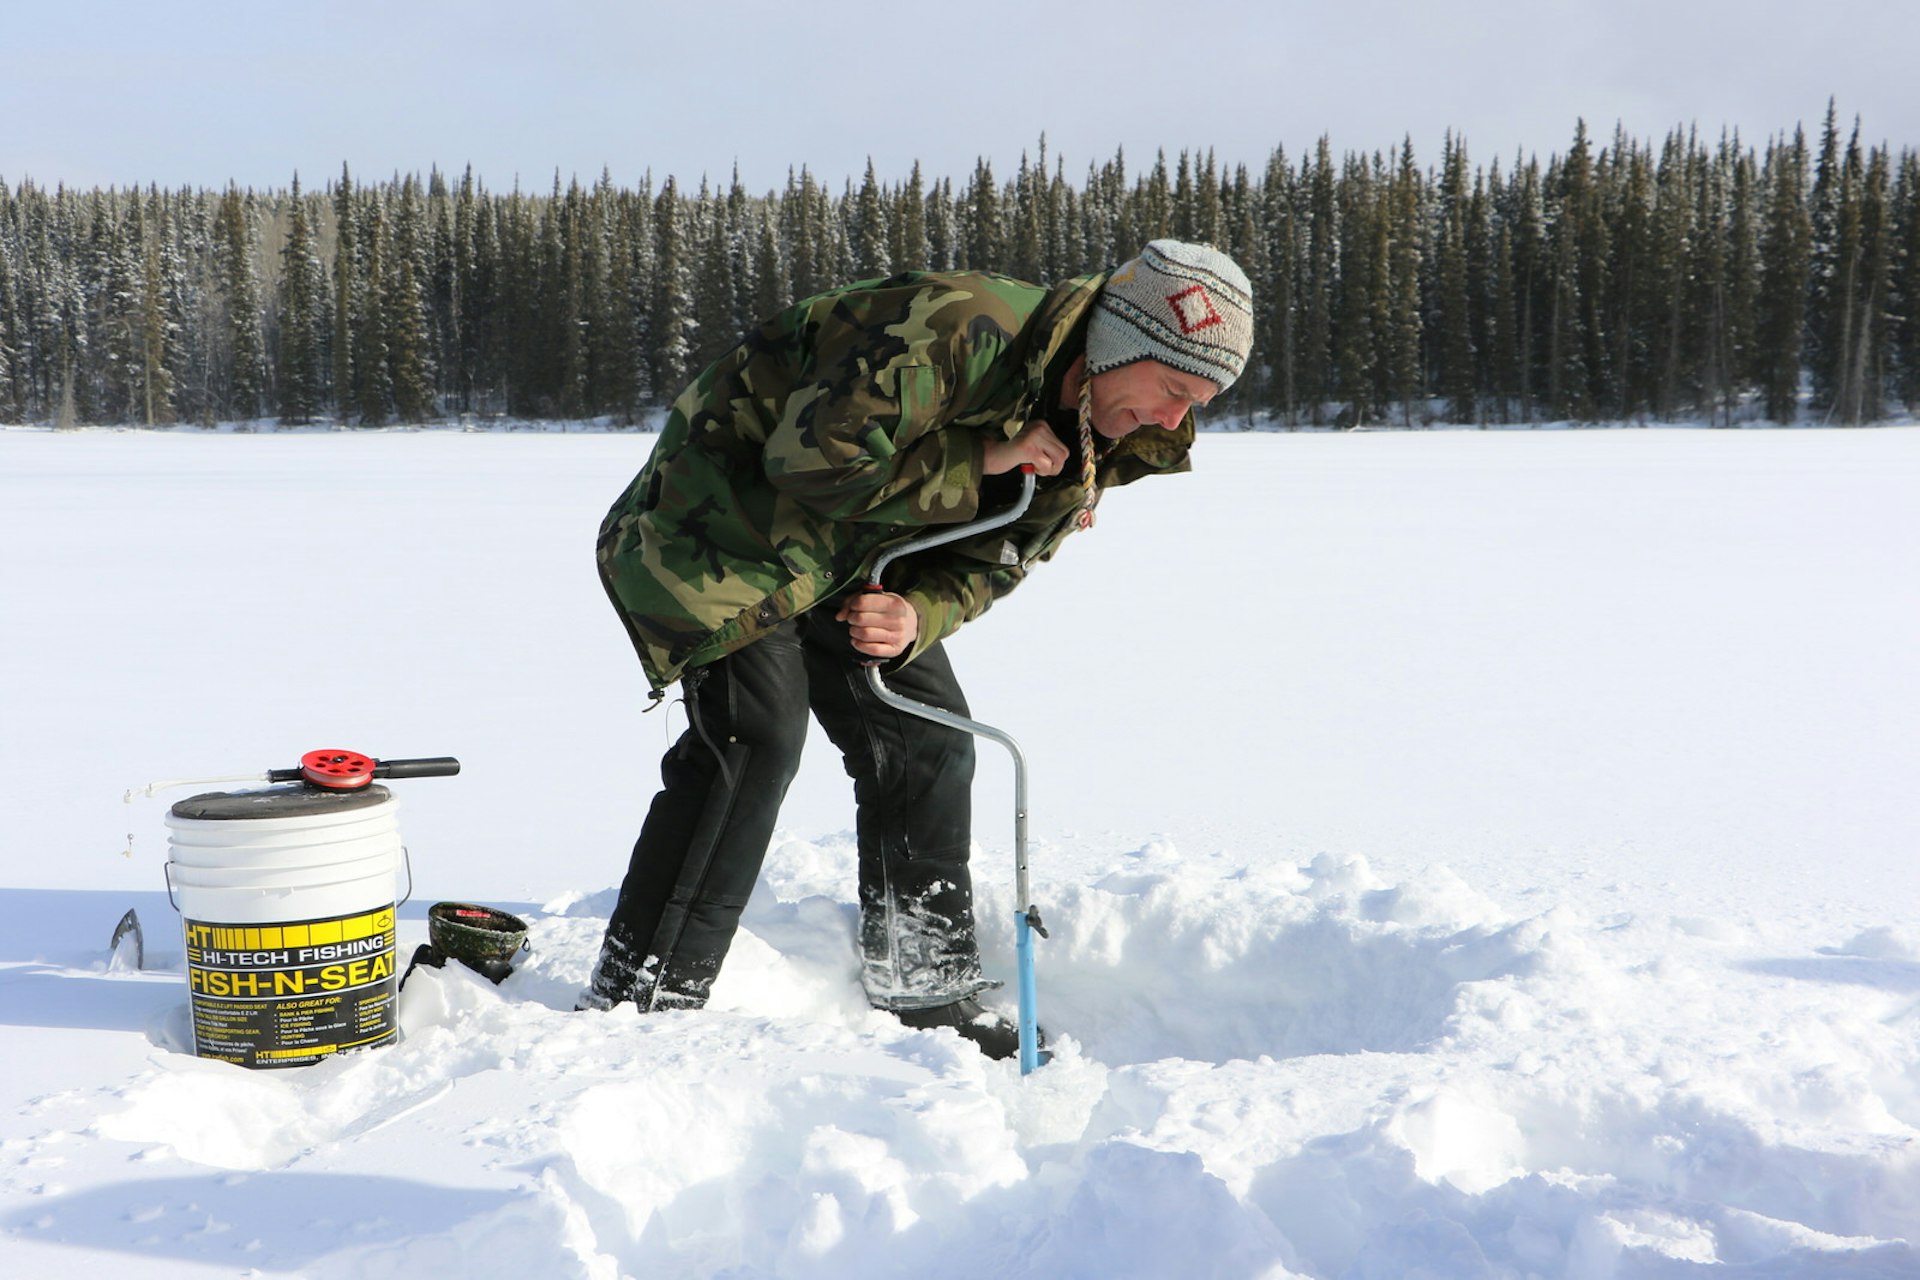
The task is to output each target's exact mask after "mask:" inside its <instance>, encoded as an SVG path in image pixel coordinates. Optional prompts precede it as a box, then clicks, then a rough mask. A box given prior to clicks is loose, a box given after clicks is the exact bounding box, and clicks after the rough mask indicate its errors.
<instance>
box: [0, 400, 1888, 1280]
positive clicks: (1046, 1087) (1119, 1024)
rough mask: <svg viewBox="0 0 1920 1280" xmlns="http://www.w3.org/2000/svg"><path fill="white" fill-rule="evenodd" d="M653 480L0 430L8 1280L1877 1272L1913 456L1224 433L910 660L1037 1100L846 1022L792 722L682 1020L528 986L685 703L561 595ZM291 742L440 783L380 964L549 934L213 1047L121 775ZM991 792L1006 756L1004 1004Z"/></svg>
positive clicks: (494, 444) (414, 820) (859, 1014)
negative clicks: (734, 916) (1018, 858)
mask: <svg viewBox="0 0 1920 1280" xmlns="http://www.w3.org/2000/svg"><path fill="white" fill-rule="evenodd" d="M650 444H651V440H650V438H649V437H647V436H645V435H626V434H618V433H598V434H579V435H554V434H547V433H543V432H527V433H507V432H493V433H460V432H381V433H366V434H361V433H354V432H283V433H273V434H248V433H237V432H219V433H214V432H193V431H181V432H134V431H85V432H78V433H54V432H47V431H36V430H6V431H0V537H4V539H5V545H6V546H7V547H8V548H9V550H8V553H7V555H6V556H5V557H4V558H3V559H0V601H4V604H0V619H3V621H0V717H3V718H4V722H5V725H6V730H7V731H6V732H5V733H4V734H0V779H3V780H4V782H3V783H0V832H4V838H3V839H0V906H4V914H3V915H0V919H4V921H5V922H6V926H5V927H4V929H0V1022H4V1023H5V1025H6V1032H5V1035H6V1051H5V1056H4V1059H3V1061H4V1068H0V1081H4V1092H0V1271H4V1273H5V1274H6V1275H8V1276H31V1277H40V1276H56V1275H67V1274H88V1275H91V1274H111V1275H115V1276H127V1277H142V1278H144V1277H167V1278H172V1277H196V1278H197V1277H210V1276H263V1277H288V1276H301V1277H328V1276H344V1275H352V1276H356V1277H361V1276H366V1277H402V1276H405V1277H417V1276H423V1275H466V1276H472V1277H502V1278H506V1277H514V1278H516V1280H520V1278H524V1277H541V1278H543V1280H544V1278H545V1277H562V1278H572V1277H579V1278H581V1280H612V1278H614V1277H621V1276H632V1277H651V1276H661V1275H671V1276H676V1277H721V1276H725V1277H728V1278H729V1280H745V1278H748V1277H754V1278H758V1277H783V1278H784V1277H793V1278H796V1280H803V1278H808V1277H827V1276H832V1277H836V1278H844V1277H848V1276H860V1277H884V1276H900V1277H909V1276H911V1277H934V1278H939V1277H956V1278H957V1277H962V1276H965V1277H978V1276H982V1275H991V1276H1005V1277H1021V1276H1036V1277H1037V1276H1059V1277H1089V1278H1091V1277H1136V1276H1137V1277H1166V1276H1170V1275H1180V1276H1184V1277H1191V1278H1192V1280H1201V1278H1203V1277H1222V1278H1225V1277H1261V1278H1265V1280H1274V1278H1280V1277H1315V1278H1324V1280H1333V1278H1335V1277H1341V1278H1356V1280H1375V1278H1378V1280H1389V1278H1390V1280H1412V1278H1414V1277H1434V1278H1446V1280H1455V1278H1459V1280H1479V1278H1482V1277H1501V1278H1503V1280H1504V1278H1508V1277H1512V1278H1514V1280H1519V1278H1523V1277H1536V1276H1537V1277H1543V1278H1544V1277H1567V1278H1569V1280H1614V1278H1621V1280H1669V1278H1678V1277H1694V1276H1699V1277H1707V1276H1717V1275H1725V1276H1728V1277H1816V1278H1818V1277H1836V1278H1837V1277H1845V1278H1846V1280H1858V1278H1861V1277H1872V1278H1875V1280H1878V1278H1882V1277H1888V1278H1890V1277H1896V1276H1897V1277H1911V1276H1915V1275H1920V857H1917V856H1916V855H1920V800H1916V788H1915V787H1914V785H1913V779H1914V778H1915V777H1916V776H1917V775H1920V739H1917V738H1916V735H1915V734H1914V732H1913V726H1914V724H1915V723H1917V722H1920V645H1916V643H1915V640H1916V637H1920V594H1917V593H1916V589H1915V578H1914V575H1913V566H1914V564H1915V563H1916V562H1920V556H1917V555H1916V553H1920V502H1916V501H1915V494H1916V493H1920V430H1916V429H1912V428H1896V429H1883V430H1872V431H1823V430H1799V431H1739V432H1722V431H1709V430H1655V431H1642V430H1616V431H1587V432H1541V433H1504V432H1496V433H1477V432H1435V433H1377V434H1362V435H1314V434H1302V435H1273V434H1264V433H1254V434H1238V433H1220V434H1209V435H1206V436H1203V437H1202V439H1201V442H1200V446H1199V452H1198V467H1197V469H1196V471H1195V472H1194V474H1192V475H1191V476H1185V477H1177V478H1173V479H1169V480H1164V481H1152V482H1147V483H1143V484H1141V485H1139V486H1136V487H1134V488H1131V489H1127V490H1122V491H1116V492H1115V493H1113V494H1112V495H1110V496H1109V498H1108V500H1107V502H1106V503H1105V504H1103V505H1104V509H1103V510H1102V512H1101V521H1100V524H1099V527H1098V528H1097V529H1096V530H1095V531H1094V532H1092V533H1091V534H1088V535H1085V536H1084V537H1081V538H1076V539H1075V540H1074V542H1073V543H1071V544H1069V546H1068V547H1067V549H1066V550H1065V552H1064V553H1063V554H1062V556H1061V557H1060V559H1059V561H1058V562H1057V563H1056V564H1053V565H1049V566H1047V567H1045V568H1043V569H1042V570H1040V571H1039V572H1038V573H1036V575H1035V577H1034V580H1033V582H1032V583H1031V584H1029V585H1028V586H1027V587H1026V588H1024V589H1023V590H1022V591H1021V592H1019V593H1018V594H1016V595H1015V596H1014V597H1012V598H1011V599H1009V600H1007V601H1006V602H1004V603H1003V604H1002V605H1000V606H999V607H998V608H996V610H995V612H994V614H993V615H992V616H991V617H989V618H988V619H986V620H984V621H983V622H981V623H980V624H978V625H976V626H974V627H971V628H969V629H968V630H967V631H965V632H964V633H962V635H961V636H960V637H958V638H957V639H956V641H955V642H954V644H953V646H952V647H953V650H954V655H955V660H956V663H957V664H958V665H959V666H960V668H961V670H962V672H963V675H964V676H965V678H966V679H967V682H968V686H969V692H970V695H971V698H972V702H973V706H974V710H975V712H976V714H978V715H981V716H982V717H984V718H985V719H987V720H989V721H990V722H992V723H995V724H999V725H1002V726H1004V727H1005V728H1007V729H1008V730H1010V731H1011V732H1013V733H1014V734H1015V735H1016V736H1017V737H1018V738H1019V739H1020V741H1021V743H1022V745H1023V747H1024V748H1025V750H1026V753H1027V755H1028V758H1029V760H1030V761H1031V763H1032V768H1033V775H1034V776H1033V797H1032V826H1033V850H1032V864H1033V875H1034V890H1035V897H1036V899H1037V901H1038V903H1039V905H1040V907H1041V910H1042V912H1043V914H1044V916H1045V919H1046V922H1047V925H1048V927H1049V931H1050V933H1051V935H1052V936H1051V937H1050V938H1049V939H1047V940H1044V941H1040V942H1039V943H1038V966H1039V991H1040V1012H1041V1019H1042V1022H1043V1024H1044V1025H1046V1026H1047V1027H1048V1028H1049V1031H1050V1033H1051V1035H1052V1036H1053V1038H1054V1040H1055V1042H1056V1044H1057V1046H1058V1053H1057V1056H1056V1058H1055V1060H1054V1061H1053V1062H1052V1063H1051V1064H1049V1065H1048V1066H1046V1067H1044V1068H1042V1069H1041V1070H1040V1071H1038V1072H1036V1073H1035V1074H1033V1075H1032V1076H1029V1077H1027V1078H1025V1079H1022V1078H1021V1077H1020V1076H1019V1075H1018V1072H1017V1069H1016V1068H1015V1067H1014V1066H1012V1065H1011V1064H1007V1063H997V1062H989V1061H986V1060H984V1059H982V1058H981V1057H980V1056H979V1055H978V1054H977V1053H975V1052H973V1051H972V1049H971V1048H969V1047H968V1046H966V1045H965V1044H964V1043H963V1042H961V1041H960V1040H959V1039H958V1038H957V1037H955V1036H954V1035H953V1034H952V1033H951V1032H946V1031H910V1030H908V1029H906V1028H904V1027H902V1026H900V1025H899V1024H898V1023H897V1022H895V1021H893V1020H892V1019H890V1018H888V1017H886V1016H884V1015H882V1014H879V1013H876V1012H873V1011H871V1010H869V1009H867V1008H866V1007H865V1005H864V1002H863V1000H862V999H861V997H860V994H859V989H858V983H857V980H856V969H855V963H854V957H853V912H852V907H851V903H850V900H851V897H852V883H853V861H854V855H853V838H852V834H851V827H852V811H851V799H850V797H849V795H848V794H847V786H846V783H845V778H844V776H843V775H842V774H841V772H840V769H839V765H838V761H837V759H835V758H834V756H833V753H832V751H831V749H830V748H828V747H827V746H826V744H825V743H824V741H820V742H816V743H815V744H813V746H812V747H811V748H810V751H809V759H808V762H807V764H806V766H805V768H804V770H803V772H802V775H801V778H800V779H799V781H798V782H797V783H796V785H795V787H794V791H793V794H792V796H791V798H790V800H789V802H788V806H787V809H786V810H785V812H784V813H783V816H782V823H781V826H782V829H781V831H780V832H779V834H778V835H777V836H776V838H775V841H774V844H773V847H772V849H771V851H770V856H769V860H768V867H767V872H766V874H765V876H764V877H763V882H762V884H761V886H760V889H759V891H758V892H757V894H756V896H755V898H754V899H753V901H752V903H751V904H750V906H749V908H748V912H747V918H746V929H745V931H744V932H743V934H742V936H741V937H740V939H739V942H738V944H737V945H736V947H735V949H734V952H733V955H732V956H731V958H730V959H729V961H728V965H727V968H726V970H725V971H724V973H723V975H722V978H721V980H720V983H719V985H718V987H717V989H716V992H715V998H714V1001H713V1003H712V1005H711V1007H710V1008H708V1009H707V1010H704V1011H701V1012H698V1013H669V1014H659V1015H652V1016H648V1017H645V1018H642V1017H639V1016H637V1015H635V1014H633V1013H632V1011H631V1010H617V1011H615V1012H613V1013H611V1014H590V1013H588V1014H576V1013H573V1012H571V1007H572V1003H573V999H574V995H575V992H576V991H577V989H578V988H579V986H580V984H581V982H582V980H583V978H584V975H585V973H586V969H587V966H588V964H589V962H590V960H591V957H592V955H593V952H594V949H595V947H596V945H597V942H598V938H599V933H600V929H601V925H602V922H603V921H604V919H605V916H606V913H607V910H608V909H609V906H610V904H611V898H612V891H611V888H610V886H612V885H614V884H616V883H617V881H618V878H619V875H620V873H621V871H622V869H623V867H624V861H625V853H626V849H627V846H628V844H629V843H630V841H631V839H632V834H633V831H634V829H635V828H636V827H637V825H638V821H639V816H640V814H641V813H642V812H643V811H644V808H645V805H646V803H647V801H648V799H649V798H650V795H651V791H652V787H653V785H654V781H655V775H654V762H655V761H656V759H657V757H658V756H659V755H660V753H661V752H662V751H664V750H665V748H666V746H667V744H668V743H669V742H670V741H671V740H672V738H673V736H674V735H675V734H676V733H677V732H678V730H679V728H680V727H681V725H682V724H683V723H684V721H683V719H682V718H681V716H680V713H679V712H678V710H677V709H674V710H667V711H656V712H654V713H652V714H646V715H643V714H642V709H643V707H644V706H645V703H646V698H645V689H644V687H643V684H642V681H641V679H640V676H639V671H638V664H637V663H636V662H635V661H634V660H633V658H632V656H631V653H630V651H629V650H628V649H627V647H626V641H625V638H624V636H623V635H622V634H621V632H620V630H619V628H618V626H617V625H616V624H615V622H614V620H613V618H612V616H611V614H610V612H609V611H608V610H607V607H606V604H605V601H604V598H603V597H602V595H601V592H600V589H599V586H598V584H597V582H596V581H595V579H594V577H593V572H592V565H591V553H590V550H591V544H592V540H593V534H594V529H595V526H596V525H597V522H598V518H599V515H600V513H601V512H602V511H603V510H604V509H605V507H606V505H607V504H608V503H609V502H610V501H611V500H612V498H613V496H614V495H615V493H616V492H617V491H618V489H619V488H620V487H621V485H622V484H623V483H624V482H625V480H626V479H627V477H628V476H629V475H630V474H631V473H632V472H633V471H634V470H635V469H636V468H637V467H638V466H639V464H640V462H641V461H642V460H643V458H644V457H645V454H646V452H647V450H648V448H649V447H650ZM319 746H342V747H348V748H353V749H357V750H362V751H366V752H369V753H371V754H374V755H380V756H386V757H401V756H417V755H440V754H451V755H457V756H459V757H460V758H461V759H462V760H463V762H464V763H465V769H464V771H463V772H462V774H461V775H460V776H459V777H458V778H454V779H432V780H419V781H412V782H404V783H396V784H394V789H395V792H396V794H398V795H399V796H400V798H401V805H402V812H401V816H400V822H401V825H402V828H403V830H404V833H405V837H406V841H407V845H408V849H409V857H410V862H411V865H412V872H413V877H414V881H415V884H414V893H413V897H412V899H411V901H410V902H408V903H407V904H406V905H405V906H404V907H403V908H402V912H401V914H402V927H401V947H402V954H403V955H405V954H406V953H407V952H410V951H411V949H412V947H413V946H414V944H415V943H417V942H419V941H421V940H423V939H424V937H425V931H426V926H425V910H426V907H427V906H428V905H429V904H430V903H432V902H434V901H436V900H439V899H443V898H457V899H463V900H468V901H482V902H486V903H488V904H490V905H494V906H498V907H502V908H504V909H506V910H510V911H514V912H517V913H520V914H522V915H523V916H524V917H525V918H526V919H527V920H528V921H529V922H530V924H531V926H532V927H531V943H532V949H531V951H530V952H529V953H527V955H526V956H525V958H524V959H523V961H522V962H521V964H520V967H519V968H518V969H517V971H516V972H515V973H514V974H513V976H512V977H510V978H509V979H508V980H507V981H506V983H505V984H504V985H503V986H501V987H499V988H495V987H493V986H491V985H489V984H488V983H486V982H485V981H484V980H482V979H481V978H479V977H478V976H476V975H474V974H472V973H469V972H467V971H465V970H463V969H461V968H459V967H458V966H449V967H448V968H447V969H445V970H440V971H434V970H421V971H419V972H418V973H416V975H415V976H414V977H413V978H412V979H411V980H410V981H409V982H408V984H407V987H406V990H405V991H404V993H403V995H402V999H401V1011H400V1022H401V1026H402V1030H403V1033H404V1039H403V1041H402V1042H401V1043H400V1044H398V1045H396V1046H394V1047H391V1048H387V1049H381V1050H374V1051H370V1052H364V1053H358V1054H352V1055H346V1056H341V1057H337V1058H334V1059H332V1060H329V1061H327V1062H325V1063H323V1064H321V1065H318V1066H314V1067H309V1068H304V1069H299V1070H287V1071H277V1072H269V1071H261V1072H248V1071H244V1070H242V1069H240V1068H237V1067H232V1066H229V1065H226V1064H223V1063H218V1062H213V1061H210V1060H205V1059H200V1058H196V1057H194V1056H192V1053H191V1046H190V1035H189V1031H188V1019H187V996H186V987H185V981H184V976H183V966H184V959H183V947H182V941H181V938H180V934H179V931H178V925H177V923H176V921H177V917H176V916H175V915H174V913H173V912H172V911H171V909H170V908H169V907H168V904H167V899H166V896H165V889H164V884H163V879H162V869H163V864H164V862H165V860H166V856H167V855H166V833H165V829H164V827H163V824H162V817H163V815H164V813H165V805H166V804H167V803H169V802H170V801H171V800H173V799H177V798H180V797H181V796H184V795H186V794H188V792H187V791H185V790H179V791H173V792H167V793H162V795H161V796H160V797H159V798H157V799H142V798H138V797H136V798H135V799H134V801H133V802H132V803H130V804H129V803H125V802H123V800H122V793H123V792H125V791H126V790H127V789H128V788H131V787H138V786H140V785H142V784H145V783H147V782H149V781H152V780H154V779H157V778H183V777H203V776H223V775H231V774H244V773H251V772H259V771H264V770H265V769H267V768H270V767H279V766H283V765H288V764H292V763H294V761H295V760H296V759H297V757H298V756H299V754H300V753H301V752H302V751H304V750H307V749H309V748H312V747H319ZM1010 808H1011V784H1010V780H1009V771H1008V769H1007V766H1006V764H1005V762H1004V759H1003V757H1002V753H1000V752H999V751H998V749H997V748H994V747H992V746H990V745H989V746H984V747H983V749H982V770H981V776H980V780H979V784H978V789H977V794H976V815H977V816H976V833H975V834H976V845H977V852H976V858H975V867H976V876H977V879H978V881H979V886H980V901H981V913H982V918H983V920H984V922H985V923H984V926H983V941H984V945H985V948H986V952H987V960H988V964H989V967H990V968H991V969H992V970H993V972H994V973H996V974H997V975H998V976H1001V977H1003V978H1010V977H1011V976H1012V935H1013V929H1012V919H1013V909H1014V905H1015V904H1014V902H1013V900H1012V892H1011V887H1010V882H1011V879H1012V866H1011V863H1012V858H1011V849H1010V844H1011V827H1012V821H1011V812H1010ZM128 907H134V908H136V909H137V910H138V912H139V915H140V919H141V920H142V921H143V922H144V924H145V927H146V935H147V936H146V942H147V960H148V968H147V969H146V970H145V971H135V970H132V969H130V968H128V967H126V966H125V965H124V964H122V963H118V962H116V961H115V960H114V959H113V957H112V956H111V955H110V953H109V948H108V939H109V937H110V935H111V932H112V929H113V926H114V923H115V922H116V921H117V920H118V919H119V917H120V915H121V914H122V913H123V912H124V911H125V910H126V909H127V908H128ZM1002 998H1010V997H1006V995H1005V993H1002Z"/></svg>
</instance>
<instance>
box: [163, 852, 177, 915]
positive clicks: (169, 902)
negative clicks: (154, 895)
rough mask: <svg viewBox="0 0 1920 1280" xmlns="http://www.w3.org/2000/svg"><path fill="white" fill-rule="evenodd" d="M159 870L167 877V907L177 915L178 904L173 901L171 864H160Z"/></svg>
mask: <svg viewBox="0 0 1920 1280" xmlns="http://www.w3.org/2000/svg"><path fill="white" fill-rule="evenodd" d="M160 870H161V871H162V872H163V873H164V874H165V875H166V877H167V905H168V906H170V907H172V908H173V910H174V914H176V915H178V914H179V912H180V904H179V903H178V902H175V901H174V899H173V863H172V862H163V863H161V864H160Z"/></svg>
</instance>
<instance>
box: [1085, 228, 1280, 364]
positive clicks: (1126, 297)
mask: <svg viewBox="0 0 1920 1280" xmlns="http://www.w3.org/2000/svg"><path fill="white" fill-rule="evenodd" d="M1252 347H1253V286H1251V285H1250V284H1248V283H1247V273H1246V272H1244V271H1242V270H1241V269H1240V268H1239V267H1238V266H1237V265H1235V263H1234V261H1233V259H1232V258H1229V257H1228V256H1227V255H1226V254H1224V253H1221V252H1220V251H1219V250H1218V249H1212V248H1209V247H1207V246H1206V245H1203V244H1185V243H1182V242H1181V241H1179V240H1155V241H1153V242H1152V243H1150V244H1148V245H1147V247H1146V248H1145V249H1143V250H1141V251H1140V256H1139V257H1137V258H1135V259H1134V260H1133V261H1132V262H1129V263H1126V264H1125V265H1124V266H1122V267H1120V269H1119V270H1117V271H1115V272H1114V273H1113V275H1112V276H1111V277H1110V278H1109V279H1108V280H1107V283H1106V286H1105V287H1104V288H1102V289H1101V290H1100V297H1099V299H1098V300H1097V301H1096V302H1095V303H1094V311H1093V317H1092V319H1091V320H1089V321H1088V322H1087V372H1088V373H1089V374H1094V373H1105V372H1106V371H1107V370H1109V369H1117V368H1119V367H1120V366H1121V365H1125V364H1132V363H1133V362H1134V361H1136V360H1158V361H1159V362H1160V363H1162V364H1165V365H1170V366H1172V367H1173V368H1175V369H1179V370H1181V371H1182V372H1185V373H1191V374H1195V375H1197V376H1199V377H1202V378H1205V379H1206V380H1207V381H1209V382H1211V383H1213V384H1214V385H1215V386H1217V387H1219V388H1220V389H1221V390H1222V391H1225V390H1226V389H1227V388H1228V387H1230V386H1232V385H1233V380H1234V379H1235V378H1238V377H1239V376H1240V372H1241V370H1243V369H1245V368H1246V367H1247V352H1248V351H1249V350H1251V349H1252Z"/></svg>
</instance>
